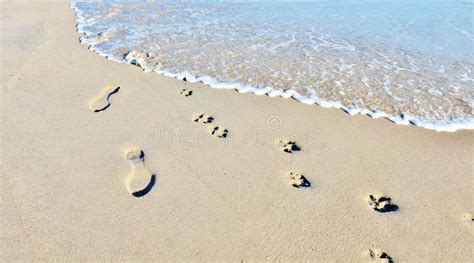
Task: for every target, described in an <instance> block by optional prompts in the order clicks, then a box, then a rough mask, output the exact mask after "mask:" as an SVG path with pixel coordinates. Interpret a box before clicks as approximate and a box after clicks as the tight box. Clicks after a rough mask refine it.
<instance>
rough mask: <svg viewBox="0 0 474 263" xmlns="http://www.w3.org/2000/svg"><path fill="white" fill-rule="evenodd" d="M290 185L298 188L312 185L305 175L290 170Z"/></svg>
mask: <svg viewBox="0 0 474 263" xmlns="http://www.w3.org/2000/svg"><path fill="white" fill-rule="evenodd" d="M290 185H291V186H293V187H296V188H300V187H311V183H310V182H309V181H308V179H306V177H304V175H302V174H300V173H297V172H290Z"/></svg>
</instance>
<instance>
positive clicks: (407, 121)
mask: <svg viewBox="0 0 474 263" xmlns="http://www.w3.org/2000/svg"><path fill="white" fill-rule="evenodd" d="M70 7H71V8H72V9H73V10H74V14H75V17H76V28H77V31H78V33H80V34H82V36H89V35H91V34H93V33H92V32H89V31H86V30H84V29H83V28H84V26H85V21H84V20H85V18H84V17H83V16H82V14H81V13H82V11H81V10H80V9H79V8H77V7H76V5H75V4H74V3H71V4H70ZM82 36H81V38H80V42H81V43H82V44H84V45H87V46H88V49H89V50H91V51H92V52H94V53H96V54H97V55H99V56H101V57H105V58H106V59H108V60H111V61H113V62H117V63H126V64H130V65H134V66H138V67H140V68H141V69H142V70H143V71H144V72H146V73H149V72H154V73H158V74H160V75H163V76H165V77H171V78H176V79H178V80H186V81H188V82H190V83H196V82H200V83H204V84H206V85H207V86H208V87H210V88H215V89H230V90H235V91H237V92H239V93H248V92H250V93H252V94H255V95H266V96H269V97H282V98H285V99H287V98H292V99H294V100H296V101H299V102H301V103H304V104H308V105H317V106H320V107H323V108H336V109H340V110H342V111H343V112H345V113H347V114H349V115H351V116H354V115H357V114H361V115H366V116H368V117H371V118H373V119H378V118H383V119H386V120H388V121H390V122H392V123H395V124H398V125H414V126H416V127H420V128H424V129H428V130H434V131H437V132H456V131H459V130H474V118H472V117H471V118H469V117H464V118H452V119H443V120H422V119H419V118H416V117H413V116H410V114H407V113H402V114H401V115H393V114H388V113H386V112H384V111H380V110H377V109H368V108H360V107H350V106H345V105H343V104H342V103H341V102H340V101H334V100H326V99H323V98H320V97H317V96H311V97H309V96H304V95H301V94H300V93H299V92H297V91H295V90H292V89H284V90H281V89H275V88H272V87H269V86H263V87H253V86H249V85H246V84H242V83H234V82H220V81H217V80H216V79H215V78H214V77H212V76H195V75H193V74H191V73H189V72H187V71H184V72H179V73H175V72H170V71H167V70H160V69H152V68H150V67H149V66H148V65H147V62H146V60H145V57H146V55H145V54H141V53H140V52H137V51H136V50H129V52H128V54H127V55H124V58H123V59H122V60H120V59H116V58H112V57H110V56H109V55H107V54H105V53H103V52H101V51H100V50H99V49H97V48H95V43H94V42H86V41H84V40H83V37H82Z"/></svg>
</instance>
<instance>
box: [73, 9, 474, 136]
mask: <svg viewBox="0 0 474 263" xmlns="http://www.w3.org/2000/svg"><path fill="white" fill-rule="evenodd" d="M72 7H73V8H74V9H75V11H76V17H77V23H78V26H77V28H78V31H79V32H82V33H84V35H83V36H82V37H81V39H80V40H81V42H82V43H84V44H87V45H89V48H90V49H91V50H93V51H95V52H97V53H98V54H100V55H102V56H106V57H107V58H109V59H111V60H114V61H117V62H125V63H130V64H134V65H138V66H140V67H142V68H143V69H144V70H145V71H155V72H157V73H161V74H165V75H167V76H173V77H177V78H184V77H186V79H187V80H188V81H191V82H195V81H202V82H204V83H206V84H208V85H209V86H211V87H214V88H232V89H237V90H238V91H240V92H254V93H256V94H267V95H269V96H283V97H293V98H295V99H297V100H299V101H301V102H303V103H307V104H318V105H321V106H324V107H337V108H341V109H343V110H345V111H346V112H348V113H350V114H356V113H362V114H367V115H369V116H372V117H374V118H377V117H385V118H387V119H389V120H391V121H393V122H396V123H399V124H409V123H413V124H415V125H418V126H421V127H425V128H429V129H434V130H438V131H455V130H458V129H473V128H474V114H473V105H474V72H473V70H474V67H473V65H474V30H473V24H474V15H473V14H474V4H473V2H472V1H443V2H441V3H440V2H435V1H431V0H412V1H408V0H402V1H368V0H366V1H342V0H334V1H304V2H302V1H298V2H296V1H205V0H203V1H160V0H155V1H152V0H149V1H105V0H104V1H77V2H74V3H73V4H72Z"/></svg>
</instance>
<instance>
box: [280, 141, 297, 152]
mask: <svg viewBox="0 0 474 263" xmlns="http://www.w3.org/2000/svg"><path fill="white" fill-rule="evenodd" d="M278 145H279V146H280V148H281V150H282V151H284V152H286V153H292V152H296V151H300V150H301V147H299V146H298V145H297V144H296V142H295V141H290V140H280V141H279V142H278Z"/></svg>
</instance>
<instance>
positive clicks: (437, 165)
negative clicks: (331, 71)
mask: <svg viewBox="0 0 474 263" xmlns="http://www.w3.org/2000/svg"><path fill="white" fill-rule="evenodd" d="M0 7H1V13H0V15H1V16H0V17H1V20H0V25H1V49H0V52H1V93H0V95H1V116H2V118H1V126H0V127H1V128H0V132H1V140H2V147H1V158H0V160H1V168H2V174H1V181H0V182H1V196H2V199H1V203H0V210H1V246H0V259H1V261H3V262H10V261H80V260H85V261H125V260H129V261H147V260H157V261H185V260H187V261H189V260H193V261H204V260H213V261H272V262H273V261H284V262H288V261H311V262H314V261H318V262H321V261H325V262H332V261H338V262H368V261H370V260H371V257H370V253H369V249H381V250H382V251H383V252H385V253H386V254H387V255H389V256H390V257H391V258H392V259H393V261H394V262H469V261H470V260H472V258H473V257H474V252H473V250H472V247H473V244H474V235H473V222H472V219H468V218H466V217H465V214H467V213H473V212H474V208H473V192H474V191H473V182H474V180H473V134H474V133H473V132H472V131H459V132H456V133H438V132H434V131H430V130H425V129H422V128H417V127H414V126H399V125H394V124H392V123H390V122H389V121H387V120H384V119H377V120H374V119H370V118H368V117H366V116H353V117H352V116H349V115H347V114H345V113H343V112H342V111H340V110H335V109H324V108H320V107H317V106H308V105H304V104H302V103H298V102H296V101H294V100H291V99H283V98H269V97H266V96H256V95H251V94H239V93H237V92H233V91H229V90H215V89H211V88H208V87H206V86H204V85H202V84H189V83H186V82H184V81H179V80H176V79H171V78H166V77H162V76H159V75H158V74H154V73H144V72H143V71H141V70H140V69H139V68H138V67H133V66H130V65H126V64H119V63H114V62H111V61H108V60H106V59H105V58H102V57H100V56H98V55H96V54H94V53H93V52H91V51H89V50H88V49H87V47H86V46H84V45H81V44H80V43H79V41H78V38H79V34H78V33H77V32H76V30H75V20H74V14H73V11H72V10H71V9H70V8H69V6H68V4H67V3H64V2H60V3H36V4H33V3H27V4H20V3H1V4H0ZM108 86H110V87H111V90H109V92H111V91H113V90H114V89H115V88H116V87H120V90H118V92H116V93H115V94H113V95H111V96H110V97H109V98H108V100H107V98H106V97H107V96H106V97H105V98H102V99H100V98H99V99H98V100H97V101H94V102H91V101H93V100H94V99H95V98H96V97H97V96H98V95H99V94H101V92H103V90H104V89H105V88H106V87H108ZM183 88H187V89H189V90H191V91H192V94H190V96H184V95H183V94H180V91H181V90H182V89H183ZM106 95H107V93H106ZM108 103H110V106H109V107H107V108H106V109H105V110H103V111H100V112H94V111H93V110H94V109H102V108H103V107H105V106H107V104H108ZM90 107H92V110H91V108H90ZM200 113H204V114H207V115H208V116H202V117H201V118H200V119H199V120H198V122H194V121H193V116H194V117H196V116H197V117H199V116H198V115H199V114H200ZM206 117H212V118H213V120H212V123H205V122H209V118H206ZM206 120H207V121H206ZM214 126H218V127H220V128H219V129H216V130H215V131H214V134H211V133H212V132H213V130H212V127H214ZM209 129H211V130H209ZM224 129H227V132H228V133H227V136H226V137H225V138H224V137H223V138H220V137H219V136H218V135H221V137H222V136H223V134H224V133H225V132H224ZM282 139H283V140H294V141H295V142H296V144H297V145H298V146H299V147H301V149H300V151H293V152H292V153H286V152H284V151H282V149H283V147H284V146H285V144H284V142H283V144H279V140H282ZM286 147H287V149H288V148H290V149H295V148H294V147H293V146H291V145H289V146H286ZM141 151H143V154H142V153H141ZM290 172H294V174H292V175H291V176H293V178H290V174H289V173H290ZM152 175H154V177H153V178H154V179H155V181H154V185H150V186H152V187H151V189H146V190H150V191H144V192H143V191H142V192H140V190H141V189H142V188H144V187H145V186H146V185H147V184H149V183H150V180H151V178H152ZM300 175H303V176H304V177H305V178H306V180H308V181H309V182H310V183H311V187H300V188H296V187H292V186H291V184H292V183H296V184H299V183H301V182H302V178H301V177H300ZM152 183H153V182H152ZM149 188H150V187H149ZM137 192H138V194H137ZM131 193H135V194H137V195H143V197H140V198H137V197H135V196H133V195H132V194H131ZM379 193H380V194H384V195H385V196H387V197H391V198H392V203H393V204H396V205H397V206H398V208H399V209H398V210H397V211H394V212H388V213H381V212H378V211H375V210H374V209H373V208H374V207H371V205H370V204H369V203H372V205H373V206H377V205H378V206H379V208H380V209H383V205H384V204H383V202H382V203H380V202H378V201H380V200H375V201H370V200H367V198H368V196H369V194H379ZM377 198H378V197H377V196H374V199H377ZM375 208H376V207H375ZM377 253H380V252H377V251H375V250H373V254H374V255H375V254H377Z"/></svg>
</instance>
